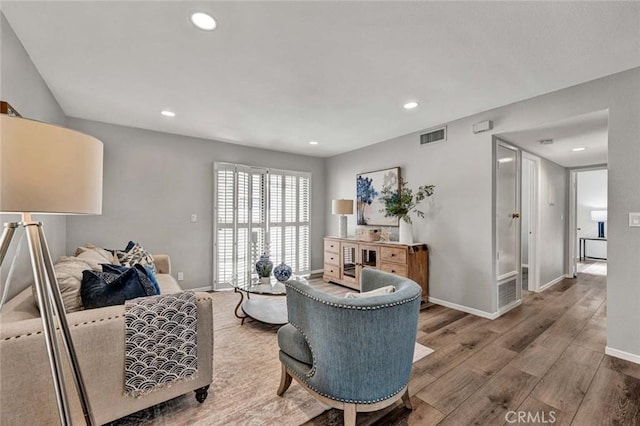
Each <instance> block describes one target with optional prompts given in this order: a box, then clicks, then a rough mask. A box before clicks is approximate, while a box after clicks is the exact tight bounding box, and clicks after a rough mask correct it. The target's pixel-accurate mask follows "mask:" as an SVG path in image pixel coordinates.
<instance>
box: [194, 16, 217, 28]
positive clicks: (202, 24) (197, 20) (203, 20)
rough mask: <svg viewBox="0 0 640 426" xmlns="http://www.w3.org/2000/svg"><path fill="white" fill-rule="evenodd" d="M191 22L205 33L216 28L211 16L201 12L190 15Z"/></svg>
mask: <svg viewBox="0 0 640 426" xmlns="http://www.w3.org/2000/svg"><path fill="white" fill-rule="evenodd" d="M191 22H192V23H193V25H195V26H196V27H198V28H200V29H201V30H205V31H213V30H215V29H216V27H217V26H218V24H217V23H216V20H215V19H213V16H211V15H208V14H206V13H203V12H196V13H194V14H193V15H191Z"/></svg>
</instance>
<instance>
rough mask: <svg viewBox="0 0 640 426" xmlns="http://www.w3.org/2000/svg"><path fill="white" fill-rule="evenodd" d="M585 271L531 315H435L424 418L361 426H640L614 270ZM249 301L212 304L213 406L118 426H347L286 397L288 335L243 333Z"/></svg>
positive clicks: (419, 411) (418, 388) (524, 308)
mask: <svg viewBox="0 0 640 426" xmlns="http://www.w3.org/2000/svg"><path fill="white" fill-rule="evenodd" d="M604 268H606V265H605V266H604ZM583 270H584V271H585V273H579V275H578V279H571V280H569V279H567V280H564V281H562V282H560V283H558V284H557V285H555V286H553V287H551V288H549V289H548V290H547V291H545V292H543V293H527V294H526V296H525V297H524V301H523V304H522V305H521V306H520V307H518V308H516V309H514V310H512V311H510V312H508V313H507V314H505V315H503V316H502V317H500V318H498V319H496V320H493V321H490V320H487V319H484V318H479V317H476V316H473V315H469V314H465V313H463V312H459V311H455V310H452V309H448V308H445V307H442V306H437V305H426V306H424V307H423V309H422V310H421V312H420V317H419V324H418V329H419V330H418V336H417V341H418V342H420V343H422V344H424V345H427V346H429V347H431V348H433V349H435V352H434V353H433V354H431V355H429V356H427V357H426V358H424V359H422V360H420V361H418V362H416V363H415V364H414V366H413V371H412V376H411V380H410V382H409V391H410V393H411V402H412V404H413V407H414V409H413V411H409V410H407V409H405V408H404V407H403V406H401V405H400V404H399V403H398V404H396V405H393V406H391V407H388V408H387V409H385V410H381V411H378V412H374V413H358V417H357V424H358V425H360V426H362V425H374V424H375V425H421V426H429V425H436V424H439V425H454V426H465V425H491V426H492V425H509V424H518V423H517V422H516V423H508V422H507V421H506V420H507V419H506V418H505V415H507V413H509V412H511V411H515V412H524V413H525V414H526V413H531V415H533V416H536V415H537V417H535V418H533V419H529V421H528V422H524V421H523V422H521V423H519V424H538V425H541V424H555V425H575V426H591V425H593V426H600V425H618V426H624V425H629V426H632V425H640V365H637V364H633V363H630V362H627V361H623V360H620V359H616V358H611V357H609V356H607V355H605V354H604V348H605V344H606V277H605V276H604V275H603V270H604V271H605V273H606V269H603V266H602V265H586V266H585V268H583ZM589 271H592V272H593V273H588V272H589ZM310 285H312V286H314V287H316V288H318V289H320V290H322V291H325V292H327V293H331V294H335V295H344V294H345V293H346V292H348V291H350V290H349V289H347V288H344V287H340V286H336V285H333V284H326V283H323V282H322V281H321V280H320V279H312V280H310ZM238 299H239V297H238V295H237V294H234V293H233V292H218V293H214V294H213V300H214V340H215V348H214V360H213V362H214V381H213V383H212V386H211V389H210V394H209V398H208V399H207V401H205V403H204V404H198V403H197V402H195V399H194V398H193V395H192V394H189V395H185V396H182V397H179V398H175V399H173V400H171V401H169V402H166V403H164V404H158V405H156V406H154V407H152V408H150V409H148V410H143V411H141V412H138V413H135V414H133V415H131V416H128V417H126V418H124V419H121V420H119V421H117V422H114V423H113V425H114V426H115V425H117V426H137V425H145V426H147V425H149V426H153V425H158V426H159V425H167V424H171V425H172V426H174V425H175V426H196V425H207V426H208V425H225V426H226V425H252V426H253V425H275V424H277V425H284V426H289V425H291V426H294V425H299V424H307V425H318V426H336V425H341V424H342V412H341V411H339V410H328V411H324V412H323V410H325V409H326V407H324V406H322V405H321V404H319V403H318V402H317V401H315V400H314V399H313V398H312V397H311V395H309V394H308V393H307V392H306V391H304V390H303V389H302V387H301V386H299V385H298V384H296V383H294V384H293V385H292V386H291V388H290V389H289V390H288V391H287V393H285V394H284V396H283V397H281V398H280V397H277V396H276V389H277V387H278V383H279V378H280V367H279V361H278V355H277V354H278V348H277V341H276V336H275V333H276V331H277V329H278V327H277V326H267V325H264V324H261V323H259V322H256V321H253V320H250V319H249V320H247V321H245V324H244V325H243V326H241V325H240V321H239V320H238V319H237V318H236V317H235V316H234V315H233V310H234V309H235V305H236V303H237V301H238ZM552 413H553V416H551V414H552ZM510 416H511V417H510V418H509V419H510V420H512V421H513V419H514V417H513V416H514V415H513V414H510ZM552 418H553V419H554V420H555V422H553V421H550V420H551V419H552ZM305 422H306V423H305Z"/></svg>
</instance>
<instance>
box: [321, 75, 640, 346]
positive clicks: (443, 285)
mask: <svg viewBox="0 0 640 426" xmlns="http://www.w3.org/2000/svg"><path fill="white" fill-rule="evenodd" d="M639 88H640V68H636V69H633V70H630V71H627V72H623V73H619V74H615V75H612V76H608V77H605V78H602V79H598V80H594V81H592V82H588V83H584V84H580V85H577V86H574V87H570V88H567V89H563V90H560V91H557V92H553V93H549V94H546V95H542V96H539V97H536V98H532V99H529V100H526V101H523V102H518V103H516V104H513V105H508V106H505V107H501V108H497V109H494V110H491V111H487V112H483V113H480V114H477V115H475V116H471V117H467V118H463V119H460V120H457V121H454V122H451V123H447V124H448V131H449V134H448V141H446V142H444V143H440V144H435V145H431V146H426V147H420V146H419V145H418V138H419V132H416V133H412V134H409V135H405V136H401V137H398V138H395V139H391V140H388V141H385V142H381V143H379V144H376V145H372V146H369V147H366V148H363V149H360V150H356V151H352V152H349V153H345V154H342V155H338V156H335V157H332V158H330V159H328V160H327V172H326V176H327V199H328V200H330V199H332V198H338V197H347V198H355V175H356V174H357V173H360V172H364V171H369V170H378V169H383V168H387V167H393V166H401V167H402V169H403V170H402V172H403V175H404V176H405V177H406V179H407V180H408V181H409V183H410V184H411V185H412V186H417V185H421V184H425V183H432V184H435V185H437V188H436V195H435V196H434V197H432V199H430V200H429V201H430V202H429V203H427V204H426V205H425V212H426V213H427V217H426V219H425V220H416V221H414V222H415V224H414V233H415V235H414V237H415V238H416V239H417V240H418V241H424V242H426V243H427V244H429V247H430V250H431V253H430V283H429V287H430V288H429V293H430V296H432V297H435V298H438V299H442V300H445V301H448V302H452V303H457V304H460V305H464V306H467V307H470V308H474V309H479V310H482V311H485V312H489V313H493V312H495V311H496V310H497V309H496V291H497V290H496V288H495V284H494V246H493V244H494V242H493V231H492V229H493V225H492V224H493V218H492V164H493V161H492V135H493V134H496V133H503V132H508V131H515V130H520V129H525V128H531V127H534V126H537V125H541V124H545V123H550V122H553V121H557V120H560V119H565V118H569V117H573V116H576V115H580V114H585V113H588V112H593V111H600V110H603V109H607V108H608V109H609V114H610V116H609V119H610V120H609V179H610V181H609V187H610V189H611V188H615V193H612V191H610V193H609V194H610V195H609V214H610V217H612V218H611V219H610V221H609V256H610V261H609V286H608V296H609V304H610V307H611V308H612V309H611V310H609V330H608V338H609V345H612V346H614V347H616V348H619V349H620V350H627V351H629V352H632V353H636V354H640V328H637V327H633V328H632V327H631V324H638V323H640V285H639V281H638V280H639V278H638V277H640V262H638V259H640V229H635V228H634V229H631V230H630V229H629V228H628V226H627V223H628V216H627V214H628V212H629V211H640V191H639V190H638V187H637V182H639V181H640V121H639V120H638V119H637V117H638V116H640V111H639V109H640V106H639V105H640V90H638V89H639ZM414 113H416V112H415V111H414ZM418 113H419V112H418ZM482 120H493V122H494V129H493V130H492V132H486V133H481V134H477V135H474V134H473V133H472V131H471V126H472V125H473V123H476V122H478V121H482ZM439 124H442V123H433V122H429V118H428V117H425V128H430V127H432V126H436V125H439ZM544 170H545V173H547V175H548V177H549V179H550V180H551V181H553V182H557V184H558V185H560V186H561V185H562V183H561V182H560V181H561V176H562V175H564V172H563V171H562V170H560V169H556V168H554V167H553V166H550V165H548V166H546V167H544ZM565 185H566V183H565ZM564 188H565V189H561V190H559V191H558V190H557V191H556V194H555V195H556V196H555V199H556V203H558V204H557V207H556V206H554V207H553V208H549V209H548V217H549V218H550V220H552V221H553V223H555V224H556V225H557V226H558V228H557V229H560V226H561V222H562V221H566V214H565V216H564V219H561V218H560V214H562V204H563V203H566V199H563V198H562V197H565V196H566V186H565V187H564ZM548 190H549V187H547V188H546V189H545V188H544V187H541V196H542V197H544V196H545V194H544V193H545V192H548ZM349 220H350V227H351V229H353V228H354V227H355V217H353V216H352V217H350V218H349ZM326 227H327V231H328V233H335V232H336V230H337V223H336V221H335V220H334V218H333V217H331V216H327V218H326ZM564 238H566V236H565V237H564ZM542 239H543V240H544V236H543V238H542ZM615 255H617V256H615ZM614 256H615V257H616V260H613V259H614ZM558 257H559V259H558V260H557V262H558V263H557V265H556V266H554V268H555V267H558V268H559V269H560V266H559V265H561V264H563V262H564V257H563V255H562V251H559V254H558ZM553 273H555V271H552V273H550V274H548V275H549V276H552V275H553ZM541 278H542V280H544V277H541ZM542 282H544V281H542Z"/></svg>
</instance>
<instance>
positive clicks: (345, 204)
mask: <svg viewBox="0 0 640 426" xmlns="http://www.w3.org/2000/svg"><path fill="white" fill-rule="evenodd" d="M331 213H333V214H353V200H333V201H332V202H331Z"/></svg>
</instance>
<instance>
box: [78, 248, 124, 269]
mask: <svg viewBox="0 0 640 426" xmlns="http://www.w3.org/2000/svg"><path fill="white" fill-rule="evenodd" d="M76 257H77V258H79V259H82V260H84V261H86V262H87V263H89V264H90V265H91V269H94V270H96V271H101V270H102V267H101V266H100V264H102V263H115V264H119V262H118V258H117V257H116V256H115V255H114V254H113V253H111V252H110V251H107V250H105V249H103V248H100V247H97V246H95V245H93V244H87V245H86V246H84V247H78V248H77V249H76Z"/></svg>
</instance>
